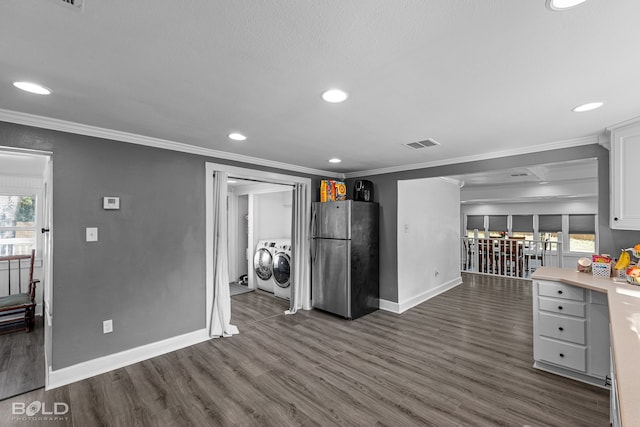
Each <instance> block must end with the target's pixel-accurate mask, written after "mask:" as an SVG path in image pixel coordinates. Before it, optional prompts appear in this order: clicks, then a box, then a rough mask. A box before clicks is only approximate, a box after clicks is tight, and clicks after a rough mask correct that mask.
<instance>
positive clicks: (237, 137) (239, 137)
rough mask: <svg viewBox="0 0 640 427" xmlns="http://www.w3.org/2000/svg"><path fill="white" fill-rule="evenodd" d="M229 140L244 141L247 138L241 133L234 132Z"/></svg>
mask: <svg viewBox="0 0 640 427" xmlns="http://www.w3.org/2000/svg"><path fill="white" fill-rule="evenodd" d="M229 139H233V140H234V141H244V140H246V139H247V137H246V136H244V135H243V134H241V133H237V132H233V133H230V134H229Z"/></svg>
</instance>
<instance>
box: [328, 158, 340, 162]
mask: <svg viewBox="0 0 640 427" xmlns="http://www.w3.org/2000/svg"><path fill="white" fill-rule="evenodd" d="M341 161H342V160H340V159H336V158H334V159H329V163H340V162H341Z"/></svg>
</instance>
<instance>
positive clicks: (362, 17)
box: [0, 0, 640, 173]
mask: <svg viewBox="0 0 640 427" xmlns="http://www.w3.org/2000/svg"><path fill="white" fill-rule="evenodd" d="M638 16H640V1H638V0H616V1H610V0H590V1H588V2H587V3H585V4H583V5H581V6H579V7H577V8H575V9H572V10H569V11H564V12H551V11H549V10H548V9H546V8H545V0H526V1H524V0H520V1H514V0H412V1H410V0H394V1H388V0H360V1H345V0H323V1H310V0H289V1H281V0H278V1H274V0H272V1H267V0H263V1H256V0H254V1H238V0H236V1H204V0H199V1H198V0H197V1H190V2H182V1H166V0H136V1H131V0H109V1H97V0H85V7H84V10H83V11H82V12H77V11H75V10H73V9H71V8H68V7H66V6H62V0H2V1H1V2H0V109H1V110H5V112H6V111H7V110H8V111H14V112H20V113H29V114H34V115H38V116H44V117H50V118H55V119H60V120H65V121H70V122H75V123H81V124H85V125H90V126H97V127H100V128H106V129H112V130H117V131H120V132H126V133H131V134H136V135H144V136H149V137H154V138H160V139H164V140H169V141H175V142H180V143H185V144H190V145H194V146H198V147H205V148H210V149H214V150H220V151H223V152H228V153H233V154H240V155H246V156H252V157H256V158H260V159H267V160H274V161H279V162H285V163H289V164H295V165H301V166H305V167H308V168H314V169H319V170H325V171H334V172H336V173H341V172H347V171H361V170H371V169H379V168H394V167H402V166H407V165H412V164H420V163H430V162H447V161H456V160H455V159H460V158H470V157H473V156H491V155H493V154H496V155H497V154H499V153H503V154H504V153H508V152H513V151H518V150H519V152H522V151H538V150H540V149H541V148H549V147H552V146H556V145H558V146H560V145H563V144H564V145H571V144H580V143H581V141H582V140H580V141H572V140H574V139H577V138H583V137H587V136H594V135H600V134H602V133H603V131H604V129H605V127H607V126H610V125H613V124H615V123H618V122H621V121H625V120H628V119H631V118H634V117H636V116H640V96H638V95H639V94H638V90H639V86H638V75H640V55H638V54H637V51H638V43H639V42H640V25H638V22H637V20H638ZM16 80H31V81H37V82H40V83H42V84H44V85H46V86H48V87H50V88H51V89H53V91H54V93H53V94H52V95H49V96H47V97H40V96H36V95H32V94H28V93H25V92H21V91H19V90H17V89H15V88H14V87H13V86H12V85H11V83H12V82H13V81H16ZM330 87H340V88H343V89H344V90H346V91H348V92H349V94H350V98H349V99H348V100H347V102H345V103H343V104H327V103H325V102H324V101H322V100H321V98H320V94H321V92H322V91H323V90H325V89H327V88H330ZM598 100H600V101H604V102H606V104H605V106H604V107H603V108H601V109H600V110H596V111H592V112H588V113H582V114H577V113H573V112H571V108H572V107H574V106H576V105H578V104H582V103H584V102H589V101H598ZM0 116H1V115H0ZM231 131H239V132H242V133H244V134H245V135H247V137H248V139H247V141H245V142H241V143H238V142H232V141H230V140H229V139H227V134H228V133H229V132H231ZM426 138H434V139H435V140H437V141H438V142H440V143H441V145H440V146H437V147H433V148H427V149H421V150H410V149H408V148H405V147H403V146H402V144H406V143H410V142H414V141H419V140H423V139H426ZM566 141H569V142H566ZM556 143H557V144H556ZM541 146H542V147H541ZM331 157H340V158H342V159H343V162H342V163H341V164H339V165H333V164H329V163H328V162H327V160H328V159H329V158H331Z"/></svg>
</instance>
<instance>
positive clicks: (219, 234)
mask: <svg viewBox="0 0 640 427" xmlns="http://www.w3.org/2000/svg"><path fill="white" fill-rule="evenodd" d="M227 178H228V174H227V173H226V172H220V171H216V173H215V176H214V178H213V216H214V218H213V264H214V271H213V310H212V311H211V326H210V330H209V336H210V337H212V338H217V337H229V336H231V335H234V334H238V333H239V331H238V328H237V327H236V326H234V325H232V324H231V323H230V322H231V294H230V291H229V261H228V254H227Z"/></svg>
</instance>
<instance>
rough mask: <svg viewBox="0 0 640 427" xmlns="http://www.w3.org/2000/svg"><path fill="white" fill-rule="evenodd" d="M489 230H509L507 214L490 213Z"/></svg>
mask: <svg viewBox="0 0 640 427" xmlns="http://www.w3.org/2000/svg"><path fill="white" fill-rule="evenodd" d="M489 231H507V216H506V215H489Z"/></svg>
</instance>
